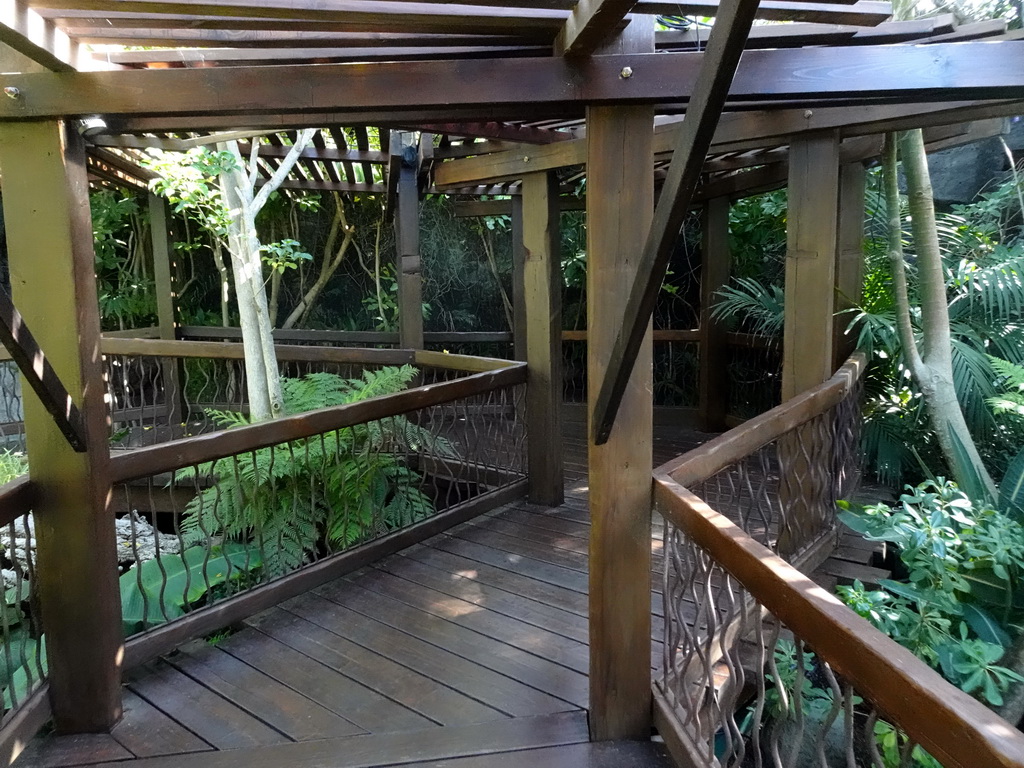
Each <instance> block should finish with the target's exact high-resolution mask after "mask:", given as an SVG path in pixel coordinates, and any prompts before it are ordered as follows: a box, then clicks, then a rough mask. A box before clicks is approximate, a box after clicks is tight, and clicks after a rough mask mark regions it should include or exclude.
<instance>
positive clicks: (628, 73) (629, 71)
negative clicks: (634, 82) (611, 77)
mask: <svg viewBox="0 0 1024 768" xmlns="http://www.w3.org/2000/svg"><path fill="white" fill-rule="evenodd" d="M632 76H633V68H632V67H623V68H622V71H621V72H619V77H621V78H622V79H623V80H626V79H628V78H630V77H632Z"/></svg>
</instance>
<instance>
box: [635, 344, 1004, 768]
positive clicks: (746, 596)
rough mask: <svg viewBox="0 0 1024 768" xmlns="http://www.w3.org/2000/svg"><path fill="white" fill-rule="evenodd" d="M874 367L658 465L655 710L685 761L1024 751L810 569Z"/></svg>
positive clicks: (793, 764) (984, 756)
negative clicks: (660, 628) (661, 529)
mask: <svg viewBox="0 0 1024 768" xmlns="http://www.w3.org/2000/svg"><path fill="white" fill-rule="evenodd" d="M862 367H863V359H862V358H859V357H856V358H854V359H851V361H850V362H849V363H848V364H847V365H846V366H844V367H843V369H841V371H840V372H839V373H838V374H837V375H836V376H835V377H833V379H831V380H830V381H829V382H826V383H825V384H823V385H822V386H820V387H818V388H816V389H814V390H811V391H809V392H807V393H804V394H803V395H800V396H799V397H797V398H794V399H793V400H791V401H789V402H788V403H786V404H784V405H782V406H779V407H777V408H774V409H772V410H771V411H769V412H767V413H765V414H762V415H761V416H759V417H756V418H754V419H752V420H751V421H749V422H747V423H746V424H745V425H744V426H743V427H741V428H737V429H735V430H733V431H731V432H729V433H726V434H725V435H722V436H721V437H719V438H717V439H715V440H713V441H711V442H710V443H708V444H706V445H705V446H703V447H702V448H700V449H698V450H697V451H694V452H691V453H690V454H687V455H686V456H684V457H682V458H681V459H679V460H677V461H674V462H671V463H670V464H668V465H665V466H663V467H661V468H659V469H658V470H656V472H655V482H654V496H655V506H656V509H657V510H658V512H659V513H660V514H661V516H662V517H663V518H664V521H665V533H664V542H663V544H664V563H665V565H664V571H663V574H662V578H663V596H664V612H665V631H664V638H663V639H664V648H665V650H664V657H663V662H662V667H661V670H660V675H659V676H658V678H657V680H656V682H655V685H654V699H655V721H656V725H657V726H658V729H659V731H660V733H661V734H662V736H663V737H664V738H665V740H666V742H667V743H668V744H669V746H670V749H671V751H672V753H673V756H674V757H675V758H676V761H677V762H678V764H679V765H681V766H687V767H688V768H697V767H698V766H699V767H700V768H706V767H707V766H748V765H749V766H762V765H764V766H774V767H775V768H797V767H801V766H812V765H813V766H844V768H849V767H851V766H871V767H872V768H895V766H904V765H905V766H916V765H922V766H923V765H930V763H927V762H926V761H927V759H928V757H927V755H925V754H924V753H923V752H922V750H926V751H927V753H928V754H930V755H931V756H932V757H933V758H935V759H936V760H937V761H938V762H939V763H940V764H942V765H944V766H946V768H968V767H971V768H978V767H980V766H1021V765H1022V764H1024V735H1022V734H1021V733H1020V732H1019V731H1017V730H1016V729H1015V728H1014V727H1012V726H1011V725H1010V724H1009V723H1006V722H1005V721H1003V720H1001V719H1000V718H999V717H998V716H996V715H995V714H994V713H993V712H991V711H990V710H989V709H987V708H986V707H985V706H984V705H982V704H981V703H979V702H978V701H976V700H975V699H973V698H971V697H970V696H968V695H967V694H965V693H963V692H962V691H960V690H959V689H957V688H955V687H954V686H952V685H950V684H949V683H947V682H946V681H945V680H944V679H942V678H941V677H940V676H939V675H938V674H937V673H936V672H935V671H933V670H932V669H931V668H930V667H929V666H928V665H927V664H925V663H924V662H922V661H920V660H919V659H917V658H916V657H914V656H913V655H912V654H911V653H910V652H909V651H907V650H905V649H903V648H902V647H901V646H899V645H898V644H896V643H895V642H893V641H892V640H890V639H889V638H888V637H886V636H885V635H883V634H882V633H880V632H879V631H877V630H876V629H874V628H873V627H872V626H871V625H870V624H868V623H867V622H866V621H865V620H863V619H861V618H860V617H858V616H857V615H856V614H854V613H853V612H852V611H851V610H849V609H848V608H846V607H845V606H844V605H843V604H842V603H841V602H840V601H839V600H838V599H837V598H836V597H834V596H833V595H831V594H829V593H828V592H826V591H825V590H824V589H822V588H820V587H818V586H817V585H816V584H814V582H812V581H811V580H810V579H809V578H808V577H807V576H805V575H804V573H803V572H802V570H806V569H809V568H811V567H813V566H814V564H815V563H817V562H820V561H821V559H822V558H823V557H824V556H825V555H827V553H828V550H829V549H830V548H831V546H832V542H833V539H832V538H831V534H830V529H831V527H832V525H833V523H834V521H833V518H832V514H833V513H832V510H833V509H834V501H835V500H836V499H837V498H841V497H842V496H844V495H847V494H849V493H850V492H851V490H852V485H853V483H854V482H855V480H856V471H855V465H854V463H853V462H852V461H851V457H852V456H854V455H855V448H856V434H855V432H854V431H853V430H851V424H853V423H855V422H856V421H857V419H856V414H857V412H856V406H857V391H858V388H857V383H858V381H859V377H860V373H861V370H862ZM780 553H781V554H782V555H784V556H785V557H786V558H787V559H788V560H790V562H787V560H785V559H783V558H782V557H780ZM796 566H799V569H798V567H796Z"/></svg>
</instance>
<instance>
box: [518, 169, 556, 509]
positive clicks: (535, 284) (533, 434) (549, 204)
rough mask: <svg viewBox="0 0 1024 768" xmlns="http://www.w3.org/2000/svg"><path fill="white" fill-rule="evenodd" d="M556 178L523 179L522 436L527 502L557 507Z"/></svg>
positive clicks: (543, 175) (548, 175) (536, 175)
mask: <svg viewBox="0 0 1024 768" xmlns="http://www.w3.org/2000/svg"><path fill="white" fill-rule="evenodd" d="M558 215H559V214H558V179H557V178H556V177H555V175H554V174H553V173H531V174H528V175H526V176H524V177H523V254H524V256H525V258H524V262H523V297H524V303H525V306H526V360H527V362H528V363H529V368H528V372H529V374H528V375H529V379H528V383H527V389H526V411H527V414H526V418H527V427H526V430H527V431H526V434H527V439H528V440H529V450H528V453H529V462H530V501H532V502H533V503H535V504H546V505H548V506H552V507H556V506H558V505H559V504H561V503H562V501H563V500H564V497H565V478H564V476H563V471H562V279H561V275H562V268H561V263H560V262H559V257H558V249H559V228H558Z"/></svg>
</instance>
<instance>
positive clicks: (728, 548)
mask: <svg viewBox="0 0 1024 768" xmlns="http://www.w3.org/2000/svg"><path fill="white" fill-rule="evenodd" d="M654 497H655V504H656V506H657V508H658V511H659V512H660V513H661V514H662V516H663V517H664V518H665V519H666V520H667V521H668V522H669V523H671V524H672V525H674V526H676V527H677V528H679V530H680V531H682V532H683V533H685V534H686V535H687V536H688V537H690V539H692V540H693V541H694V542H695V543H696V544H697V545H698V546H700V547H701V548H702V549H703V550H704V551H705V552H707V553H708V555H710V556H711V557H712V558H713V559H714V561H715V562H716V563H718V564H719V565H721V566H722V567H723V568H725V569H726V570H727V571H729V573H731V574H732V575H733V576H734V577H735V578H736V579H737V580H738V581H739V582H740V583H741V584H743V586H744V588H745V589H746V590H747V592H748V593H750V594H751V595H752V596H753V597H754V598H755V599H756V600H757V601H758V602H759V603H760V604H762V605H763V606H764V607H765V608H767V609H768V610H769V611H771V612H772V614H774V615H775V616H776V617H777V618H778V619H779V620H780V621H781V622H782V623H784V624H785V625H786V626H787V627H788V628H789V629H791V630H792V631H793V632H794V634H795V635H797V636H798V637H799V638H800V639H802V640H803V641H805V642H806V643H807V644H808V645H809V646H810V647H811V648H812V649H813V650H814V652H815V653H817V654H818V655H819V656H821V657H822V658H823V659H824V660H825V661H827V662H828V663H829V665H831V666H832V668H833V669H834V670H835V671H836V672H837V673H838V674H839V675H841V676H842V677H843V678H845V679H846V680H848V681H850V682H851V683H852V684H853V685H854V687H855V689H856V690H857V692H858V693H859V694H860V695H862V696H864V697H865V698H866V699H868V700H869V701H871V703H872V704H874V706H876V707H877V708H878V710H879V711H880V712H882V713H883V714H884V715H885V716H886V717H887V718H888V719H890V720H892V721H893V722H895V723H896V724H897V725H899V726H900V728H902V729H903V730H904V731H906V733H907V734H908V735H909V736H910V737H911V738H912V739H913V740H914V741H916V742H917V743H919V744H920V745H921V746H922V747H924V748H925V749H926V750H928V751H929V752H930V753H931V754H932V755H934V756H935V757H936V758H937V759H938V760H939V761H940V762H941V763H942V764H943V765H945V766H946V768H1021V766H1024V734H1022V733H1021V732H1020V731H1018V730H1017V729H1016V728H1014V727H1013V726H1012V725H1011V724H1010V723H1007V722H1006V721H1005V720H1003V719H1002V718H1000V717H999V716H998V715H996V714H995V713H994V712H993V711H992V710H990V709H989V708H988V707H986V706H985V705H983V704H982V703H981V702H979V701H977V700H976V699H974V698H972V697H971V696H969V695H968V694H966V693H964V692H963V691H961V690H960V689H959V688H956V687H955V686H953V685H952V684H950V683H949V682H947V681H946V680H945V679H944V678H943V677H942V676H941V675H939V673H938V672H936V671H935V670H933V669H932V668H931V667H929V666H928V665H927V664H925V663H924V662H923V661H921V660H920V659H918V658H917V657H916V656H914V654H912V653H911V652H910V651H908V650H907V649H906V648H904V647H903V646H901V645H899V644H898V643H896V642H895V641H894V640H892V639H890V638H889V637H887V636H886V635H884V634H883V633H882V632H880V631H878V630H877V629H875V628H874V627H873V626H871V624H869V623H868V622H867V621H866V620H865V619H862V618H861V617H860V616H858V615H857V614H855V613H854V612H853V611H851V610H850V609H849V608H848V607H846V606H845V605H844V604H843V603H842V602H840V601H839V599H838V598H836V597H835V596H834V595H832V594H830V593H829V592H828V591H826V590H825V589H823V588H821V587H819V586H818V585H817V584H815V583H814V582H813V581H811V580H810V579H809V578H808V577H807V576H805V575H804V574H802V573H801V572H800V571H798V570H797V569H796V568H794V567H793V566H791V565H790V564H789V563H787V562H786V561H784V560H782V559H781V558H779V557H777V556H776V555H774V554H773V553H772V552H771V550H769V549H768V548H767V547H764V546H762V545H761V544H759V543H757V542H756V541H754V540H753V539H752V538H750V537H749V536H748V535H747V534H746V533H744V532H743V531H742V530H741V529H740V528H739V527H737V526H736V525H735V524H734V523H732V522H731V521H730V520H729V519H728V518H726V517H724V516H723V515H721V514H719V513H718V512H715V511H714V510H713V509H711V507H709V506H708V505H707V504H706V503H705V502H704V501H702V500H701V499H700V498H698V497H697V496H696V495H694V494H693V493H691V492H690V491H688V490H687V489H686V488H684V487H683V486H682V485H680V484H679V483H678V482H677V481H675V480H674V479H673V478H672V477H670V476H669V475H668V474H667V473H665V472H660V473H658V474H657V475H655V478H654Z"/></svg>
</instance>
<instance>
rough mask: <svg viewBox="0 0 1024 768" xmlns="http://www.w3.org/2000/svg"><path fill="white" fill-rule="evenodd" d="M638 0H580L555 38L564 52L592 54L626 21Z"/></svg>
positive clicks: (565, 54) (557, 46) (566, 53)
mask: <svg viewBox="0 0 1024 768" xmlns="http://www.w3.org/2000/svg"><path fill="white" fill-rule="evenodd" d="M634 5H636V0H577V2H576V7H575V8H573V9H572V13H571V14H570V16H569V18H568V19H566V20H565V23H564V24H563V25H562V29H561V30H560V31H559V32H558V37H557V38H555V50H556V51H559V52H560V53H561V54H562V55H563V56H589V55H590V54H592V53H593V52H594V51H596V50H597V49H598V47H599V46H600V45H601V44H602V43H604V42H605V41H606V40H607V39H608V38H609V37H611V36H612V34H613V33H614V32H615V31H616V30H617V29H621V28H622V26H623V25H624V24H625V23H626V15H627V14H628V13H629V12H630V11H631V10H632V9H633V6H634Z"/></svg>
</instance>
